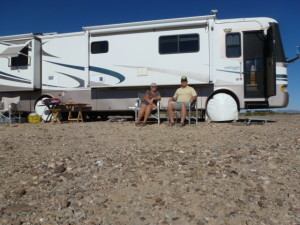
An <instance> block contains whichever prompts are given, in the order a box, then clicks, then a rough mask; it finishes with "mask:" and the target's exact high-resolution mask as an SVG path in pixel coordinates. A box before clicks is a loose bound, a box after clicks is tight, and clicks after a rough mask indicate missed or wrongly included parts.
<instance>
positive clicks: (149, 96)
mask: <svg viewBox="0 0 300 225" xmlns="http://www.w3.org/2000/svg"><path fill="white" fill-rule="evenodd" d="M150 87H151V88H150V90H147V91H146V93H145V95H144V98H143V99H142V102H141V105H140V112H139V115H138V119H137V120H136V121H135V125H136V126H138V125H141V126H145V125H146V122H147V119H148V117H149V116H150V113H151V111H152V110H153V109H156V108H157V100H160V99H161V96H160V93H159V92H158V91H157V85H156V83H152V84H151V86H150ZM143 117H144V120H143V122H142V123H141V121H142V118H143Z"/></svg>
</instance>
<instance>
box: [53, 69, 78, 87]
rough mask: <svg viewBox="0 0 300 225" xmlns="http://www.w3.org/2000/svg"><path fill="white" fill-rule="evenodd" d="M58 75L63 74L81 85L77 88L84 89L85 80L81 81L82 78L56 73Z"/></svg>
mask: <svg viewBox="0 0 300 225" xmlns="http://www.w3.org/2000/svg"><path fill="white" fill-rule="evenodd" d="M56 73H60V74H62V75H65V76H67V77H70V78H72V79H74V80H76V81H77V82H78V83H79V86H77V87H84V80H83V79H80V78H78V77H75V76H73V75H70V74H66V73H61V72H56Z"/></svg>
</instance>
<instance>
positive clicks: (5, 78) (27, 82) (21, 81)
mask: <svg viewBox="0 0 300 225" xmlns="http://www.w3.org/2000/svg"><path fill="white" fill-rule="evenodd" d="M0 79H3V80H9V81H14V82H19V83H25V84H31V82H30V81H24V80H17V79H15V78H10V77H4V76H0Z"/></svg>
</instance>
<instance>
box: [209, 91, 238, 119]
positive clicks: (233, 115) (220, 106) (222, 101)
mask: <svg viewBox="0 0 300 225" xmlns="http://www.w3.org/2000/svg"><path fill="white" fill-rule="evenodd" d="M206 113H207V116H208V117H209V119H210V120H211V121H215V122H222V121H234V120H238V106H237V103H236V101H235V99H234V98H233V97H232V96H231V95H229V94H226V93H217V94H215V95H213V96H212V97H211V98H210V99H209V101H208V103H207V106H206Z"/></svg>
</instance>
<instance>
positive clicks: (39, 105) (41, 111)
mask: <svg viewBox="0 0 300 225" xmlns="http://www.w3.org/2000/svg"><path fill="white" fill-rule="evenodd" d="M50 98H51V97H50V96H44V97H42V98H39V99H38V100H37V101H36V103H35V107H34V110H35V112H36V113H37V114H38V115H39V116H40V117H41V118H42V120H43V122H48V121H50V120H51V116H49V115H50V114H51V112H50V110H49V109H48V107H47V106H46V105H45V104H44V103H43V100H45V99H50Z"/></svg>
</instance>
